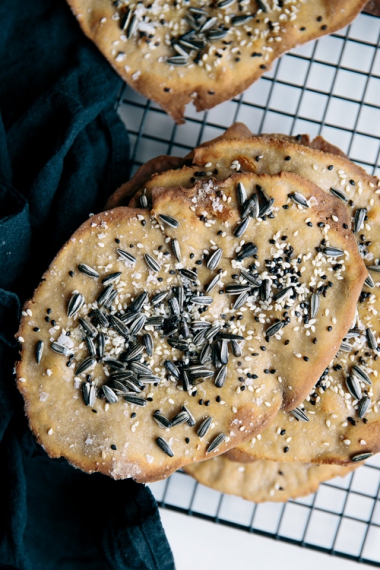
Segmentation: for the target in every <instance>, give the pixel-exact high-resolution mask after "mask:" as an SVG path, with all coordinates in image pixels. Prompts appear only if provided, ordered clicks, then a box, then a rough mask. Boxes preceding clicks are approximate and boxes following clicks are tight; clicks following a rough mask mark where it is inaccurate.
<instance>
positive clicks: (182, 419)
mask: <svg viewBox="0 0 380 570" xmlns="http://www.w3.org/2000/svg"><path fill="white" fill-rule="evenodd" d="M188 419H189V414H188V413H187V412H185V411H182V412H179V414H177V415H176V416H174V418H172V419H171V420H170V421H171V422H172V427H174V426H179V425H181V424H185V423H187V420H188Z"/></svg>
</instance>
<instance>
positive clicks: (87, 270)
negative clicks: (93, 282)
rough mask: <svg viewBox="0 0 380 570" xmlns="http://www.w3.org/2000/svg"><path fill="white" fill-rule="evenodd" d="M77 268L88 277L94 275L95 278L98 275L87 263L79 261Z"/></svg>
mask: <svg viewBox="0 0 380 570" xmlns="http://www.w3.org/2000/svg"><path fill="white" fill-rule="evenodd" d="M78 269H79V271H80V272H81V273H84V274H85V275H88V276H89V277H95V279H98V278H99V277H100V275H99V273H98V272H97V271H96V270H95V269H93V268H92V267H90V266H89V265H86V264H85V263H80V264H79V265H78Z"/></svg>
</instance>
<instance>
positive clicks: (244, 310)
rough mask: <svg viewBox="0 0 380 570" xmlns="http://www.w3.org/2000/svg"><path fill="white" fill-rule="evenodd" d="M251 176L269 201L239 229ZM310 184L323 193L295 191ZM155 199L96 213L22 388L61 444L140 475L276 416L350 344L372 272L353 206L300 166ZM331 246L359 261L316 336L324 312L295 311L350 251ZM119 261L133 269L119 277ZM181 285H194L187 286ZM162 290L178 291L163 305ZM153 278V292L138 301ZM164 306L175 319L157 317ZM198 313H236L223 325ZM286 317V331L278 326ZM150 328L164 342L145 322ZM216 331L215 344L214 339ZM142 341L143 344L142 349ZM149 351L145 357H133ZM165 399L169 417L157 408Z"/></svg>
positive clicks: (71, 246)
mask: <svg viewBox="0 0 380 570" xmlns="http://www.w3.org/2000/svg"><path fill="white" fill-rule="evenodd" d="M239 184H240V185H241V184H243V185H244V187H245V189H246V191H247V194H248V196H250V197H251V196H252V194H253V193H256V192H257V193H258V194H260V208H266V209H267V212H266V215H265V216H264V214H263V213H262V215H261V217H260V218H257V219H256V218H252V219H249V218H247V220H248V221H247V224H248V226H247V227H246V231H245V233H244V235H243V236H241V237H239V238H237V237H234V235H233V234H234V233H235V232H236V228H237V226H238V224H240V213H239V210H240V207H239V206H238V204H237V198H236V196H237V194H236V190H237V188H238V185H239ZM239 188H240V190H241V189H242V187H241V186H239ZM263 192H266V193H267V197H266V198H263ZM295 195H296V196H298V199H300V196H301V195H302V197H303V199H304V200H307V202H308V207H305V208H302V207H301V206H299V205H298V203H296V202H294V200H293V199H292V198H291V196H295ZM272 199H274V203H273V204H272V203H271V202H268V201H270V200H272ZM152 200H153V204H152V205H153V209H152V212H151V213H149V212H148V210H146V209H145V210H133V209H130V208H118V209H115V210H111V211H109V212H104V213H103V214H100V215H98V216H93V217H92V218H90V219H89V220H88V221H87V222H86V223H85V224H83V226H81V228H80V229H79V230H78V231H77V232H76V233H75V234H74V235H73V236H72V238H71V239H70V240H69V242H68V243H67V244H66V246H65V247H64V248H63V249H62V250H61V252H60V253H59V254H58V256H57V257H56V259H55V260H54V261H53V263H52V265H51V266H50V268H49V270H48V271H47V272H46V274H45V275H44V279H43V281H42V283H41V285H40V286H39V288H38V289H37V290H36V292H35V295H34V297H33V299H32V300H31V301H29V302H28V303H27V304H26V306H25V308H24V313H23V314H24V317H23V320H22V323H21V327H20V330H19V332H18V338H19V341H20V343H21V347H22V351H21V361H20V362H19V363H18V365H17V382H18V387H19V389H20V391H21V392H22V394H23V396H24V398H25V402H26V412H27V415H28V417H29V421H30V425H31V427H32V429H33V431H34V433H35V434H36V436H37V438H38V440H39V441H40V442H41V443H42V445H43V446H44V447H45V449H46V450H47V452H48V453H49V454H50V455H51V456H53V457H57V456H61V455H63V456H64V457H66V458H67V459H68V460H69V461H70V462H71V463H72V464H74V465H76V466H78V467H80V468H82V469H84V470H85V471H89V472H91V471H100V472H102V473H106V474H108V475H111V476H112V477H114V478H123V477H129V476H131V477H133V478H135V479H136V480H138V481H152V480H157V479H161V478H164V477H166V476H167V475H169V474H170V473H171V472H173V471H174V470H175V469H178V468H179V467H180V466H182V465H185V464H187V463H190V462H194V461H199V460H203V459H206V458H208V457H210V455H211V454H214V453H222V452H224V451H226V450H228V449H229V448H231V447H233V446H234V445H236V444H239V443H240V442H242V441H244V440H247V438H250V439H251V438H252V437H253V436H254V435H255V434H257V433H259V432H260V431H262V430H263V429H264V427H265V426H266V425H268V424H269V423H270V421H272V420H273V418H274V416H275V414H276V413H277V412H278V410H279V408H280V407H281V406H282V407H283V408H284V409H291V408H294V407H295V406H297V405H298V404H299V403H300V402H301V401H302V400H303V399H304V398H305V396H306V395H307V393H308V391H309V388H310V387H311V386H313V384H314V382H315V381H316V379H317V378H318V377H319V376H320V374H321V372H322V371H323V369H324V368H325V366H326V365H327V364H328V362H329V361H330V359H331V358H332V356H333V354H334V353H335V352H336V349H337V347H338V346H339V344H340V340H341V337H342V336H343V335H344V334H345V332H346V331H347V329H348V327H349V324H350V322H351V320H352V318H353V310H352V309H353V308H354V307H355V301H356V298H357V296H358V294H359V292H360V289H361V286H362V282H363V279H364V277H365V269H364V265H363V264H362V262H361V259H360V256H359V255H358V252H357V248H356V244H355V240H354V239H353V238H352V236H351V235H350V232H349V231H347V230H345V229H344V228H342V226H341V225H340V224H339V223H337V222H334V221H333V220H331V215H336V216H337V218H338V219H339V220H344V219H346V218H345V216H347V215H346V213H345V209H344V207H342V205H341V204H340V203H339V202H338V201H337V200H336V199H335V198H334V197H332V196H328V195H326V194H325V193H324V192H322V191H321V190H320V189H319V188H317V187H316V186H314V185H313V184H311V183H309V182H306V181H304V180H303V179H302V178H300V177H298V176H296V175H293V174H287V173H283V174H280V175H278V176H271V177H269V176H266V175H262V176H257V175H255V174H235V175H233V176H231V177H229V178H228V179H227V180H225V181H219V182H218V181H216V180H212V181H208V182H206V183H202V182H198V183H196V184H195V186H194V187H193V188H191V189H185V188H183V189H181V188H177V189H167V188H156V189H154V190H153V192H152ZM271 209H272V213H271ZM162 216H163V217H162ZM165 216H170V217H169V218H167V217H165ZM173 219H174V221H173ZM307 219H308V220H309V221H307ZM347 221H348V218H347ZM178 224H179V225H178ZM177 225H178V227H176V226H177ZM172 240H178V242H173V241H172ZM250 244H252V245H250ZM253 244H255V245H256V246H257V250H256V248H255V247H254V245H253ZM132 246H133V247H132ZM248 246H249V249H247V247H248ZM325 247H326V248H329V247H334V248H338V250H337V254H338V257H339V258H341V259H342V260H343V263H342V267H341V268H340V269H339V270H338V271H334V272H332V274H331V277H330V279H331V286H330V287H327V289H326V297H323V296H322V297H321V302H320V308H321V311H322V310H323V308H324V305H325V303H327V302H328V301H330V302H332V303H333V304H334V305H338V306H340V307H341V309H342V311H341V314H339V315H338V316H337V323H336V326H334V330H333V331H332V332H331V333H330V334H326V333H325V332H324V329H325V324H324V319H323V318H317V319H316V321H315V322H313V321H311V322H310V330H311V331H312V332H313V334H314V330H315V331H316V332H315V334H317V335H318V336H319V343H318V344H317V345H314V344H313V343H312V338H313V337H312V336H311V335H310V334H309V333H310V331H309V330H308V327H307V326H306V325H305V326H302V327H300V328H299V327H298V324H297V322H296V321H295V320H294V319H291V318H289V319H288V318H287V314H286V311H288V310H290V311H291V310H292V309H293V308H295V307H296V306H298V305H299V304H300V303H310V299H311V288H314V289H315V287H316V286H317V279H316V277H315V271H316V270H317V271H318V269H317V268H318V267H321V268H323V271H327V270H328V268H333V267H334V265H335V264H336V263H337V258H336V257H334V255H335V253H334V250H332V252H331V254H330V250H328V249H325ZM218 248H220V250H221V251H220V252H219V256H218V251H217V250H218ZM316 248H320V251H317V250H316ZM118 250H120V251H118ZM120 252H121V253H120ZM123 252H126V253H123ZM173 252H175V255H176V256H175V255H174V253H173ZM243 254H244V255H243ZM131 255H132V256H133V257H131ZM146 255H149V256H151V257H146ZM240 256H241V258H243V257H244V259H242V261H241V260H240ZM283 256H285V257H283ZM179 259H180V260H181V261H179ZM284 263H285V264H286V266H284V265H283V264H284ZM255 267H256V269H255ZM273 267H277V269H276V270H275V271H273V270H272V268H273ZM89 268H90V269H89ZM242 268H245V270H247V271H248V272H249V275H250V279H251V280H252V279H253V280H254V281H255V280H256V281H257V279H262V280H265V279H267V278H268V276H269V275H272V276H273V277H275V279H274V281H273V282H272V286H271V287H269V288H268V287H266V286H265V282H264V283H263V285H262V286H260V287H257V286H256V285H255V284H254V283H253V284H252V281H249V279H248V281H245V280H244V279H243V278H242V277H241V276H240V277H239V274H240V270H241V269H242ZM183 270H185V271H184V272H183ZM186 270H187V272H186ZM194 270H197V272H196V273H194ZM94 271H95V274H94ZM189 271H190V273H188V272H189ZM219 271H221V273H218V272H219ZM115 272H121V275H119V276H114V278H115V280H114V281H112V282H110V283H108V282H107V281H106V283H104V282H103V280H104V278H106V277H107V276H109V275H110V274H111V275H112V274H114V273H115ZM192 272H193V273H192ZM256 273H257V274H258V275H257V277H256ZM97 274H98V275H99V277H97ZM235 274H236V276H235ZM92 275H93V276H92ZM218 275H220V277H221V278H220V280H219V281H218V283H217V284H216V285H215V287H213V288H212V290H210V291H209V290H208V288H207V286H208V285H209V284H210V282H211V281H212V280H213V279H214V278H217V277H218ZM198 281H199V283H198ZM194 282H195V285H194ZM247 283H249V285H248V286H247ZM181 284H182V285H183V286H184V289H181V291H182V292H183V293H184V300H182V297H181V295H179V293H180V292H179V291H178V289H175V290H174V291H173V290H172V288H173V287H176V288H178V286H180V285H181ZM231 284H232V286H233V290H232V289H231ZM268 285H269V283H268ZM236 286H237V288H236ZM235 288H236V291H235ZM242 289H244V291H243V299H242V298H241V297H240V294H241V292H242ZM204 290H205V293H206V295H204ZM162 291H168V292H169V296H168V298H167V299H166V300H162V302H160V303H158V304H157V305H152V303H153V300H152V299H153V295H155V294H156V293H157V292H162ZM144 292H146V293H147V294H148V297H147V298H146V299H145V300H144V301H143V304H142V306H140V307H136V306H135V305H133V299H135V298H136V296H137V294H139V293H144ZM222 292H224V294H221V293H222ZM246 293H247V294H246ZM283 293H284V295H283ZM112 295H115V298H112ZM258 295H259V297H258ZM81 296H83V297H81ZM277 297H278V298H277ZM280 297H281V299H280ZM238 299H239V300H238ZM264 299H265V300H264ZM82 303H83V304H82ZM182 304H183V308H181V306H182ZM99 307H100V308H101V310H102V313H99V312H97V309H99ZM287 307H288V309H287ZM134 311H135V312H136V313H137V314H134ZM289 314H290V313H289ZM79 317H80V318H81V319H84V320H79ZM151 317H156V318H158V321H159V322H158V323H157V322H156V321H155V322H154V324H152V323H151V322H150V321H147V322H146V321H144V319H145V318H151ZM131 319H132V320H131ZM141 319H142V320H141ZM184 319H185V320H184ZM276 319H278V320H279V321H281V322H280V326H278V324H276ZM194 320H195V321H205V323H206V324H205V326H206V327H211V326H217V325H219V326H220V327H221V328H220V330H214V331H213V334H208V332H207V331H209V328H207V330H206V329H204V328H203V332H202V331H200V330H199V326H200V325H202V327H203V326H204V325H203V324H202V322H201V323H200V325H199V323H194ZM185 321H186V322H185ZM186 323H187V324H186ZM274 324H275V328H276V330H274V329H273V328H272V329H270V327H272V325H274ZM145 325H146V326H147V330H145V329H144V326H145ZM282 325H284V326H283V328H281V326H282ZM154 326H158V327H159V328H157V329H154V328H153V327H154ZM125 327H126V328H125ZM277 327H278V328H277ZM298 329H300V330H298ZM269 330H271V332H269ZM147 331H149V332H150V334H151V341H153V345H151V341H149V340H148V339H147V338H146V337H143V334H145V333H146V332H147ZM103 335H105V336H103ZM230 335H238V336H235V337H234V336H232V337H231V336H230ZM265 337H268V338H267V340H266V339H265ZM107 338H108V340H107ZM240 339H241V340H242V342H241V343H240ZM285 339H287V340H288V339H289V342H286V340H285ZM190 340H191V342H190ZM232 340H236V342H237V344H236V345H234V344H233V343H232ZM41 343H43V346H42V345H41ZM145 343H146V344H145ZM209 344H210V345H211V355H209V354H207V352H203V349H207V346H208V345H209ZM240 344H241V346H240ZM231 347H233V351H234V352H231ZM42 348H43V350H42ZM135 348H136V350H137V351H138V353H137V354H136V355H133V356H132V355H130V351H131V350H132V349H135ZM140 349H141V352H139V351H140ZM207 350H208V349H207ZM201 351H202V355H203V356H202V362H200V358H201V357H200V352H201ZM149 353H150V354H151V356H150V355H149ZM141 355H142V358H143V368H141V367H142V364H141V362H133V360H134V359H135V358H137V360H139V359H141ZM110 358H111V359H112V360H110ZM209 358H211V362H210V360H209ZM87 359H90V360H87ZM167 360H170V361H172V362H175V363H176V366H174V368H173V366H172V365H171V366H170V367H168V365H167V364H166V365H165V361H167ZM144 362H145V366H148V369H146V368H145V369H144ZM68 364H69V366H68ZM194 366H195V367H196V368H194ZM224 366H225V367H224ZM199 367H200V368H199ZM200 369H201V370H200ZM253 369H254V370H255V373H253ZM168 370H169V374H168ZM176 370H179V372H176ZM120 372H121V373H122V377H121V382H122V385H120ZM184 372H186V375H185V374H184ZM176 374H178V375H179V376H180V378H179V380H176ZM87 375H90V378H88V377H87ZM207 376H209V377H208V378H207ZM128 378H132V380H128ZM131 382H132V383H131ZM152 382H153V384H152ZM155 383H156V384H157V386H155ZM104 384H106V385H107V388H104V387H103V385H104ZM123 384H124V386H123ZM184 387H185V388H186V390H185V391H184V390H183V388H184ZM194 389H195V391H196V392H197V394H196V395H194ZM125 392H127V393H125ZM95 393H98V394H99V396H103V397H105V398H106V400H108V402H109V403H106V402H105V400H102V399H101V398H95V397H94V394H95ZM190 394H193V396H191V395H190ZM115 395H116V396H117V398H118V401H117V402H115V403H113V400H114V399H116V398H115ZM125 398H126V400H125ZM136 398H137V399H136ZM85 403H87V404H89V405H88V406H86V405H85ZM184 405H185V406H186V407H187V409H188V410H189V411H190V415H189V414H188V412H187V411H186V408H185V409H183V408H182V406H184ZM140 406H141V409H140ZM93 410H95V413H94V411H93ZM157 410H160V414H161V415H160V416H159V417H158V422H159V423H160V426H161V427H159V426H158V425H157V423H156V421H155V420H154V418H153V414H154V412H155V411H157ZM181 412H182V415H180V416H179V417H178V414H181ZM192 417H194V422H195V425H194V422H193V421H192ZM165 418H166V419H165ZM174 418H175V419H174ZM209 418H210V419H209ZM206 420H207V422H206V423H204V422H205V421H206ZM182 421H185V422H190V423H191V424H193V425H189V423H181V422H182ZM168 422H169V423H168ZM172 423H174V425H173V426H172V427H170V426H171V424H172ZM165 425H168V426H169V427H167V428H165ZM162 426H164V427H162ZM199 430H200V431H199ZM203 432H204V434H203ZM157 438H162V439H159V440H157ZM187 438H188V439H187ZM216 438H218V439H216ZM210 446H211V447H210ZM172 454H173V456H172V457H171V455H172ZM169 455H170V457H169Z"/></svg>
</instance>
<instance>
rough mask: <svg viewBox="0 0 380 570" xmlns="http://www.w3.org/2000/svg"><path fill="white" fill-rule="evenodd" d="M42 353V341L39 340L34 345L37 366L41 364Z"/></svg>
mask: <svg viewBox="0 0 380 570" xmlns="http://www.w3.org/2000/svg"><path fill="white" fill-rule="evenodd" d="M43 351H44V341H43V340H39V341H37V344H36V362H37V364H39V363H40V362H41V358H42V353H43Z"/></svg>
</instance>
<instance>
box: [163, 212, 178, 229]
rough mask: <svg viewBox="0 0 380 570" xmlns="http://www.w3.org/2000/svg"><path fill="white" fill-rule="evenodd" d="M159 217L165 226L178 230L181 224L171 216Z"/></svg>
mask: <svg viewBox="0 0 380 570" xmlns="http://www.w3.org/2000/svg"><path fill="white" fill-rule="evenodd" d="M158 217H159V218H160V220H162V221H163V222H164V223H165V224H167V225H168V226H170V227H171V228H178V226H179V222H178V221H177V220H175V219H174V218H172V217H171V216H166V215H165V214H159V215H158Z"/></svg>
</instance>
